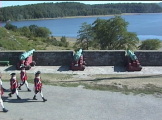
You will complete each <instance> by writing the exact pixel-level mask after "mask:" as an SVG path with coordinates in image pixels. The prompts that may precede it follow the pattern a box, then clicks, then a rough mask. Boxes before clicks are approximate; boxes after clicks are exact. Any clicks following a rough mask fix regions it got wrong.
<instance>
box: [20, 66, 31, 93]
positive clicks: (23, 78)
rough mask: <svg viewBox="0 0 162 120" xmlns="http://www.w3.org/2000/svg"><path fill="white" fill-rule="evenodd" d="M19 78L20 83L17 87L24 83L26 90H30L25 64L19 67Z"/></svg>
mask: <svg viewBox="0 0 162 120" xmlns="http://www.w3.org/2000/svg"><path fill="white" fill-rule="evenodd" d="M20 79H21V83H20V85H19V87H18V89H19V90H21V86H23V85H24V84H25V85H26V88H27V90H28V91H29V92H30V91H31V90H30V89H29V85H28V81H27V79H28V77H27V73H26V70H25V66H22V67H21V72H20Z"/></svg>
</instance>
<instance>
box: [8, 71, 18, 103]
mask: <svg viewBox="0 0 162 120" xmlns="http://www.w3.org/2000/svg"><path fill="white" fill-rule="evenodd" d="M10 75H11V79H10V86H11V93H9V94H8V95H9V97H12V94H14V93H16V96H17V99H18V100H21V98H20V97H19V95H18V90H17V88H18V81H17V79H16V73H11V74H10Z"/></svg>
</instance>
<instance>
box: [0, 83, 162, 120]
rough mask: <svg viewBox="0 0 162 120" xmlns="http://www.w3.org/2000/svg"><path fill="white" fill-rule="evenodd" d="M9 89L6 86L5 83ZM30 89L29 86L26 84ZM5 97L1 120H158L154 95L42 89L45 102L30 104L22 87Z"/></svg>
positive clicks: (160, 107)
mask: <svg viewBox="0 0 162 120" xmlns="http://www.w3.org/2000/svg"><path fill="white" fill-rule="evenodd" d="M3 84H4V87H5V88H9V83H8V82H4V83H3ZM29 87H30V88H33V85H32V84H29ZM8 93H9V92H5V93H4V99H5V100H4V101H5V102H4V105H5V106H6V108H7V109H9V112H8V113H3V112H0V120H161V117H162V113H161V111H162V97H154V96H153V95H135V96H134V95H124V94H122V93H116V92H109V91H95V90H86V89H83V88H82V87H81V86H80V87H76V88H74V87H71V88H70V87H69V88H68V87H58V86H49V85H44V88H43V93H44V97H45V98H47V100H48V101H47V102H42V99H41V97H40V95H38V96H37V98H38V100H37V101H34V100H32V97H33V95H34V93H33V91H32V92H26V88H25V86H23V87H22V90H21V91H20V92H19V95H20V97H21V98H22V100H16V95H13V97H12V98H8V97H7V95H8Z"/></svg>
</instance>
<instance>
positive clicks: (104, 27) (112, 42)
mask: <svg viewBox="0 0 162 120" xmlns="http://www.w3.org/2000/svg"><path fill="white" fill-rule="evenodd" d="M93 25H94V26H93V27H92V29H93V31H94V33H95V40H96V42H97V43H98V44H99V47H100V49H104V50H120V49H135V48H137V43H138V42H139V39H138V37H137V35H136V34H135V33H131V32H128V31H127V25H128V22H126V21H125V20H124V19H122V18H121V17H120V16H115V17H114V18H111V19H108V20H104V19H97V20H96V21H95V22H94V23H93Z"/></svg>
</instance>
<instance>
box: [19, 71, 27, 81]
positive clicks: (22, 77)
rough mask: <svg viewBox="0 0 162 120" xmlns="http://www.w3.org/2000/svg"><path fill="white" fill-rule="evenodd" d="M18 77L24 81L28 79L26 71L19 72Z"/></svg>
mask: <svg viewBox="0 0 162 120" xmlns="http://www.w3.org/2000/svg"><path fill="white" fill-rule="evenodd" d="M20 78H21V80H22V81H25V80H27V79H28V77H27V74H26V71H25V72H24V71H21V72H20Z"/></svg>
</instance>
